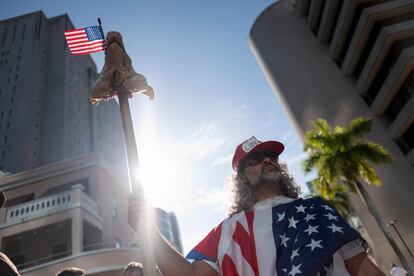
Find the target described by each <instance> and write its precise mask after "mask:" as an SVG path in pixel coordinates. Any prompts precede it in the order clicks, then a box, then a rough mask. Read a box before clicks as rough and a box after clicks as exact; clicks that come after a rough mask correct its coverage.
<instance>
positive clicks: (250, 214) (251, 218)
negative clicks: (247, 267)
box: [246, 211, 259, 275]
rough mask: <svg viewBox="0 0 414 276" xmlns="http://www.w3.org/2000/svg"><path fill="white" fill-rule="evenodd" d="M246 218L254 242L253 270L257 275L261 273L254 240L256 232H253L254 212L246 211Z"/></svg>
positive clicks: (251, 239)
mask: <svg viewBox="0 0 414 276" xmlns="http://www.w3.org/2000/svg"><path fill="white" fill-rule="evenodd" d="M246 219H247V225H248V227H249V233H250V241H251V244H252V248H253V249H252V250H253V256H252V261H253V270H254V273H256V275H259V265H258V264H257V255H256V243H255V241H254V232H253V221H254V212H253V211H249V212H246Z"/></svg>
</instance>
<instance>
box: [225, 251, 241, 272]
mask: <svg viewBox="0 0 414 276" xmlns="http://www.w3.org/2000/svg"><path fill="white" fill-rule="evenodd" d="M221 270H222V272H223V275H231V276H239V273H237V269H236V265H235V264H234V262H233V260H232V259H231V258H230V257H229V255H227V254H225V255H224V257H223V263H222V264H221Z"/></svg>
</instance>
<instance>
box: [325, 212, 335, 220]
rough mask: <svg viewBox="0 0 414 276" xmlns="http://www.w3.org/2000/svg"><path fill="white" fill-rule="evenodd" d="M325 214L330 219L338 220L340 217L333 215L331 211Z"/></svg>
mask: <svg viewBox="0 0 414 276" xmlns="http://www.w3.org/2000/svg"><path fill="white" fill-rule="evenodd" d="M324 216H325V217H327V218H328V219H329V220H336V221H337V220H338V217H337V216H334V215H332V214H331V213H328V214H325V215H324Z"/></svg>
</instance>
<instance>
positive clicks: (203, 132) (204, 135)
mask: <svg viewBox="0 0 414 276" xmlns="http://www.w3.org/2000/svg"><path fill="white" fill-rule="evenodd" d="M227 140H228V139H227V138H225V136H224V135H223V134H222V133H221V131H220V129H219V126H218V125H217V123H215V122H214V121H211V122H208V123H203V124H202V125H201V126H200V127H199V128H197V129H195V130H194V131H193V132H192V133H191V135H190V137H189V138H188V139H187V140H185V141H184V142H183V144H182V145H181V147H182V148H183V149H184V150H183V152H185V153H186V155H187V156H188V157H189V158H191V159H192V160H196V161H197V160H202V159H207V158H209V157H211V156H213V155H214V154H215V153H216V151H217V150H218V149H220V148H221V147H222V146H223V145H224V144H225V143H226V142H227Z"/></svg>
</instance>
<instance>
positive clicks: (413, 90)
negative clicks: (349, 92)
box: [307, 1, 414, 154]
mask: <svg viewBox="0 0 414 276" xmlns="http://www.w3.org/2000/svg"><path fill="white" fill-rule="evenodd" d="M380 2H381V1H370V2H366V3H361V4H359V5H357V7H356V9H355V12H354V15H353V16H354V17H353V18H352V19H350V21H351V24H350V27H349V30H348V34H347V35H346V39H345V42H344V45H343V46H342V49H341V53H340V54H339V56H338V57H337V58H335V62H336V63H337V65H338V66H339V67H342V64H343V61H344V59H345V56H346V54H347V52H348V49H349V46H350V43H351V40H352V38H353V35H354V33H355V29H356V27H357V24H358V22H359V20H360V17H361V15H362V12H363V10H364V9H366V8H368V7H371V6H374V5H377V4H379V3H380ZM307 8H308V9H309V7H307ZM323 8H324V7H321V9H323ZM341 8H342V7H341V6H340V7H339V8H338V10H337V11H336V13H339V12H340V10H341ZM308 13H309V10H308ZM321 14H322V13H321ZM413 17H414V13H412V12H409V11H403V12H402V13H401V14H399V15H396V16H391V17H387V18H385V19H382V20H378V21H376V22H375V24H374V25H373V26H372V29H371V31H370V33H369V37H368V39H367V41H366V43H365V46H364V47H363V49H362V53H361V56H360V58H359V59H358V62H357V65H356V67H355V69H354V71H353V72H352V74H353V78H354V80H355V81H356V80H357V79H358V78H359V77H360V75H361V73H362V71H363V69H364V67H365V65H366V62H367V60H368V57H369V55H370V54H371V50H372V47H373V45H374V44H375V42H376V40H377V37H378V35H379V33H380V31H381V30H382V29H383V28H384V27H386V26H389V25H393V24H397V23H400V22H403V21H407V20H410V19H412V18H413ZM321 18H322V16H320V19H321ZM319 23H320V22H319ZM319 23H318V24H319ZM336 24H337V22H335V23H334V27H333V28H332V31H331V32H332V34H333V33H334V30H335V28H336ZM318 32H319V25H318V26H317V28H316V30H315V31H314V34H315V35H316V36H317V35H318ZM331 38H332V36H331ZM331 38H330V39H329V41H328V43H331V41H330V40H331ZM413 46H414V37H409V38H405V39H401V40H399V41H397V42H395V43H394V44H393V45H392V47H391V48H390V50H389V51H388V53H387V55H386V57H385V59H384V62H383V64H382V65H381V68H380V70H379V71H378V73H377V75H376V77H375V78H374V80H373V81H372V84H371V86H370V87H369V89H368V91H367V93H366V94H365V95H363V99H364V100H365V102H366V103H367V105H368V106H371V105H372V103H373V102H374V101H375V98H376V97H377V95H378V93H379V91H380V90H381V88H382V86H383V84H384V82H385V80H386V79H387V77H388V75H389V73H390V72H391V70H392V69H393V66H394V64H395V63H396V61H397V59H398V58H399V57H400V55H401V53H402V51H403V50H404V49H406V48H409V47H413ZM413 94H414V71H413V72H412V73H411V74H410V75H409V76H408V77H407V80H406V81H405V83H404V84H403V85H402V86H401V88H400V89H399V91H398V92H397V93H396V94H395V95H394V97H393V99H392V100H391V101H390V103H389V105H388V106H387V108H386V109H385V110H384V112H383V114H382V115H381V116H382V117H383V118H384V119H385V120H386V121H387V122H388V123H389V124H391V123H392V122H393V121H394V120H395V119H396V118H397V116H398V115H399V113H400V112H401V111H402V110H403V108H404V107H405V105H406V104H407V103H408V101H409V100H410V99H411V97H412V95H413ZM395 142H396V144H397V145H398V146H399V148H400V149H401V151H402V152H403V153H404V154H408V152H410V151H411V150H412V149H413V148H414V124H411V126H410V127H409V128H408V129H407V130H406V131H405V132H404V133H403V134H402V135H401V136H400V137H399V138H398V139H396V140H395Z"/></svg>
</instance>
